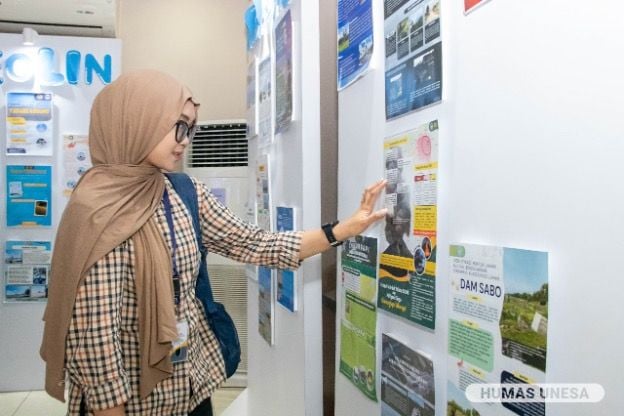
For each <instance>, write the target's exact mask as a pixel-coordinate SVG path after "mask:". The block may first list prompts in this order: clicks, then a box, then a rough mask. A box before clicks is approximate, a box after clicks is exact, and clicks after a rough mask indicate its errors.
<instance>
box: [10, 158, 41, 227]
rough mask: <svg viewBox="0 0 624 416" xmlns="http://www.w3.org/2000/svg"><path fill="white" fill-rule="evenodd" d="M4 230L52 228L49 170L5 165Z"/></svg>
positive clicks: (39, 167)
mask: <svg viewBox="0 0 624 416" xmlns="http://www.w3.org/2000/svg"><path fill="white" fill-rule="evenodd" d="M6 181H7V183H6V184H7V189H6V195H7V226H8V227H16V226H23V227H33V226H49V225H52V190H51V183H52V167H51V166H23V165H8V166H7V167H6Z"/></svg>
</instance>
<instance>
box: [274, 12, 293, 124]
mask: <svg viewBox="0 0 624 416" xmlns="http://www.w3.org/2000/svg"><path fill="white" fill-rule="evenodd" d="M292 77H293V66H292V20H291V16H290V10H288V11H287V12H286V14H285V15H284V17H282V20H280V22H279V23H278V24H277V26H276V27H275V134H277V133H282V132H284V131H286V130H287V129H288V126H290V120H291V119H292V108H293V94H292Z"/></svg>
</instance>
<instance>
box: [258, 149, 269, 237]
mask: <svg viewBox="0 0 624 416" xmlns="http://www.w3.org/2000/svg"><path fill="white" fill-rule="evenodd" d="M271 206H272V204H271V171H270V163H269V155H267V154H262V155H260V156H259V157H258V162H257V165H256V221H257V225H258V227H260V228H262V229H263V230H267V231H270V230H272V229H273V227H272V226H271V225H272V224H273V215H272V210H271Z"/></svg>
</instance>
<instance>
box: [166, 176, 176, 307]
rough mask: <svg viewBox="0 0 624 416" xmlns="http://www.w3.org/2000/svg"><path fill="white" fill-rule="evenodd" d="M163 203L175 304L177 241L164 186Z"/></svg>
mask: <svg viewBox="0 0 624 416" xmlns="http://www.w3.org/2000/svg"><path fill="white" fill-rule="evenodd" d="M163 205H164V206H165V217H166V218H167V225H168V226H169V234H170V235H171V262H172V270H173V300H174V302H175V304H176V305H178V304H180V274H179V273H178V264H177V262H176V250H177V249H178V242H177V240H176V235H175V228H174V226H173V215H172V214H171V201H170V200H169V192H167V188H165V192H164V193H163Z"/></svg>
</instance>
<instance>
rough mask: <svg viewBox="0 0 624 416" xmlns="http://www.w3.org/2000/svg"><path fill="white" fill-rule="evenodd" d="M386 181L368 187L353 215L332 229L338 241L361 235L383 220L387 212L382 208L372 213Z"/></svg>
mask: <svg viewBox="0 0 624 416" xmlns="http://www.w3.org/2000/svg"><path fill="white" fill-rule="evenodd" d="M386 182H387V181H386V180H385V179H382V180H380V181H378V182H375V183H374V184H372V185H370V186H369V187H367V188H366V189H365V190H364V193H363V194H362V200H361V201H360V206H359V208H358V209H357V211H355V213H354V214H353V215H351V216H350V217H349V218H347V219H346V220H344V221H340V222H339V223H338V225H336V226H335V227H334V235H335V236H336V239H338V240H340V241H344V240H348V239H349V238H351V237H355V236H356V235H359V234H362V233H363V232H364V231H366V229H367V228H368V227H370V226H371V225H372V224H374V223H376V222H377V221H379V220H380V219H382V218H385V216H386V213H387V212H388V210H387V209H386V208H382V209H380V210H377V211H374V209H375V204H376V203H377V200H378V199H379V194H381V191H382V190H383V189H384V188H385V186H386Z"/></svg>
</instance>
